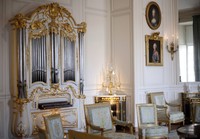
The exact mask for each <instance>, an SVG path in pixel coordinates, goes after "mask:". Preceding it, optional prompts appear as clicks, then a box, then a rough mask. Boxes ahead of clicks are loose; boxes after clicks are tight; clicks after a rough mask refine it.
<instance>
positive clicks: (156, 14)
mask: <svg viewBox="0 0 200 139" xmlns="http://www.w3.org/2000/svg"><path fill="white" fill-rule="evenodd" d="M146 21H147V24H148V26H149V27H150V28H151V29H153V30H155V29H157V28H159V26H160V24H161V12H160V7H159V5H158V4H157V3H156V2H150V3H149V4H148V5H147V7H146Z"/></svg>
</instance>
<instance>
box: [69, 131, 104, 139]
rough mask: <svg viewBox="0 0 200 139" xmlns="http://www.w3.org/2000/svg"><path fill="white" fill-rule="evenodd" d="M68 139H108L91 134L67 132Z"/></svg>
mask: <svg viewBox="0 0 200 139" xmlns="http://www.w3.org/2000/svg"><path fill="white" fill-rule="evenodd" d="M68 137H69V139H108V138H106V137H103V136H100V135H93V134H88V133H84V132H78V131H74V130H69V131H68Z"/></svg>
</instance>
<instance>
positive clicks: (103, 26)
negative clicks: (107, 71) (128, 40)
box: [85, 13, 108, 90]
mask: <svg viewBox="0 0 200 139" xmlns="http://www.w3.org/2000/svg"><path fill="white" fill-rule="evenodd" d="M86 23H87V33H86V39H85V83H86V86H85V87H86V90H87V89H97V85H98V84H101V83H102V81H101V72H102V69H103V66H104V65H105V63H106V57H107V56H106V53H107V52H106V51H107V49H108V47H107V44H108V43H107V42H108V37H107V16H102V15H100V14H99V15H98V14H93V13H86ZM97 63H98V64H97Z"/></svg>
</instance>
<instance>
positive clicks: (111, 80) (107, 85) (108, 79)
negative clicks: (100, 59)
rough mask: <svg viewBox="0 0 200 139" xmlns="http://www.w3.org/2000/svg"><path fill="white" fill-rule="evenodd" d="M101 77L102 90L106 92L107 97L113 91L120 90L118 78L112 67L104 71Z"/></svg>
mask: <svg viewBox="0 0 200 139" xmlns="http://www.w3.org/2000/svg"><path fill="white" fill-rule="evenodd" d="M103 76H104V77H103V78H104V79H103V83H102V88H103V90H104V91H106V92H108V94H109V95H112V94H113V92H114V91H118V90H119V89H120V85H121V84H120V79H119V76H118V75H117V74H116V72H115V70H114V68H113V67H112V66H111V67H109V68H107V69H106V71H105V72H104V75H103Z"/></svg>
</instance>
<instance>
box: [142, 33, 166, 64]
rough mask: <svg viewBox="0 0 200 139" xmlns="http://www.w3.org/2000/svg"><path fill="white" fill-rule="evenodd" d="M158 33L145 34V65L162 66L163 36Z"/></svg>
mask: <svg viewBox="0 0 200 139" xmlns="http://www.w3.org/2000/svg"><path fill="white" fill-rule="evenodd" d="M158 35H159V34H158V33H153V34H152V35H146V36H145V43H146V65H147V66H163V37H160V36H158Z"/></svg>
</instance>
